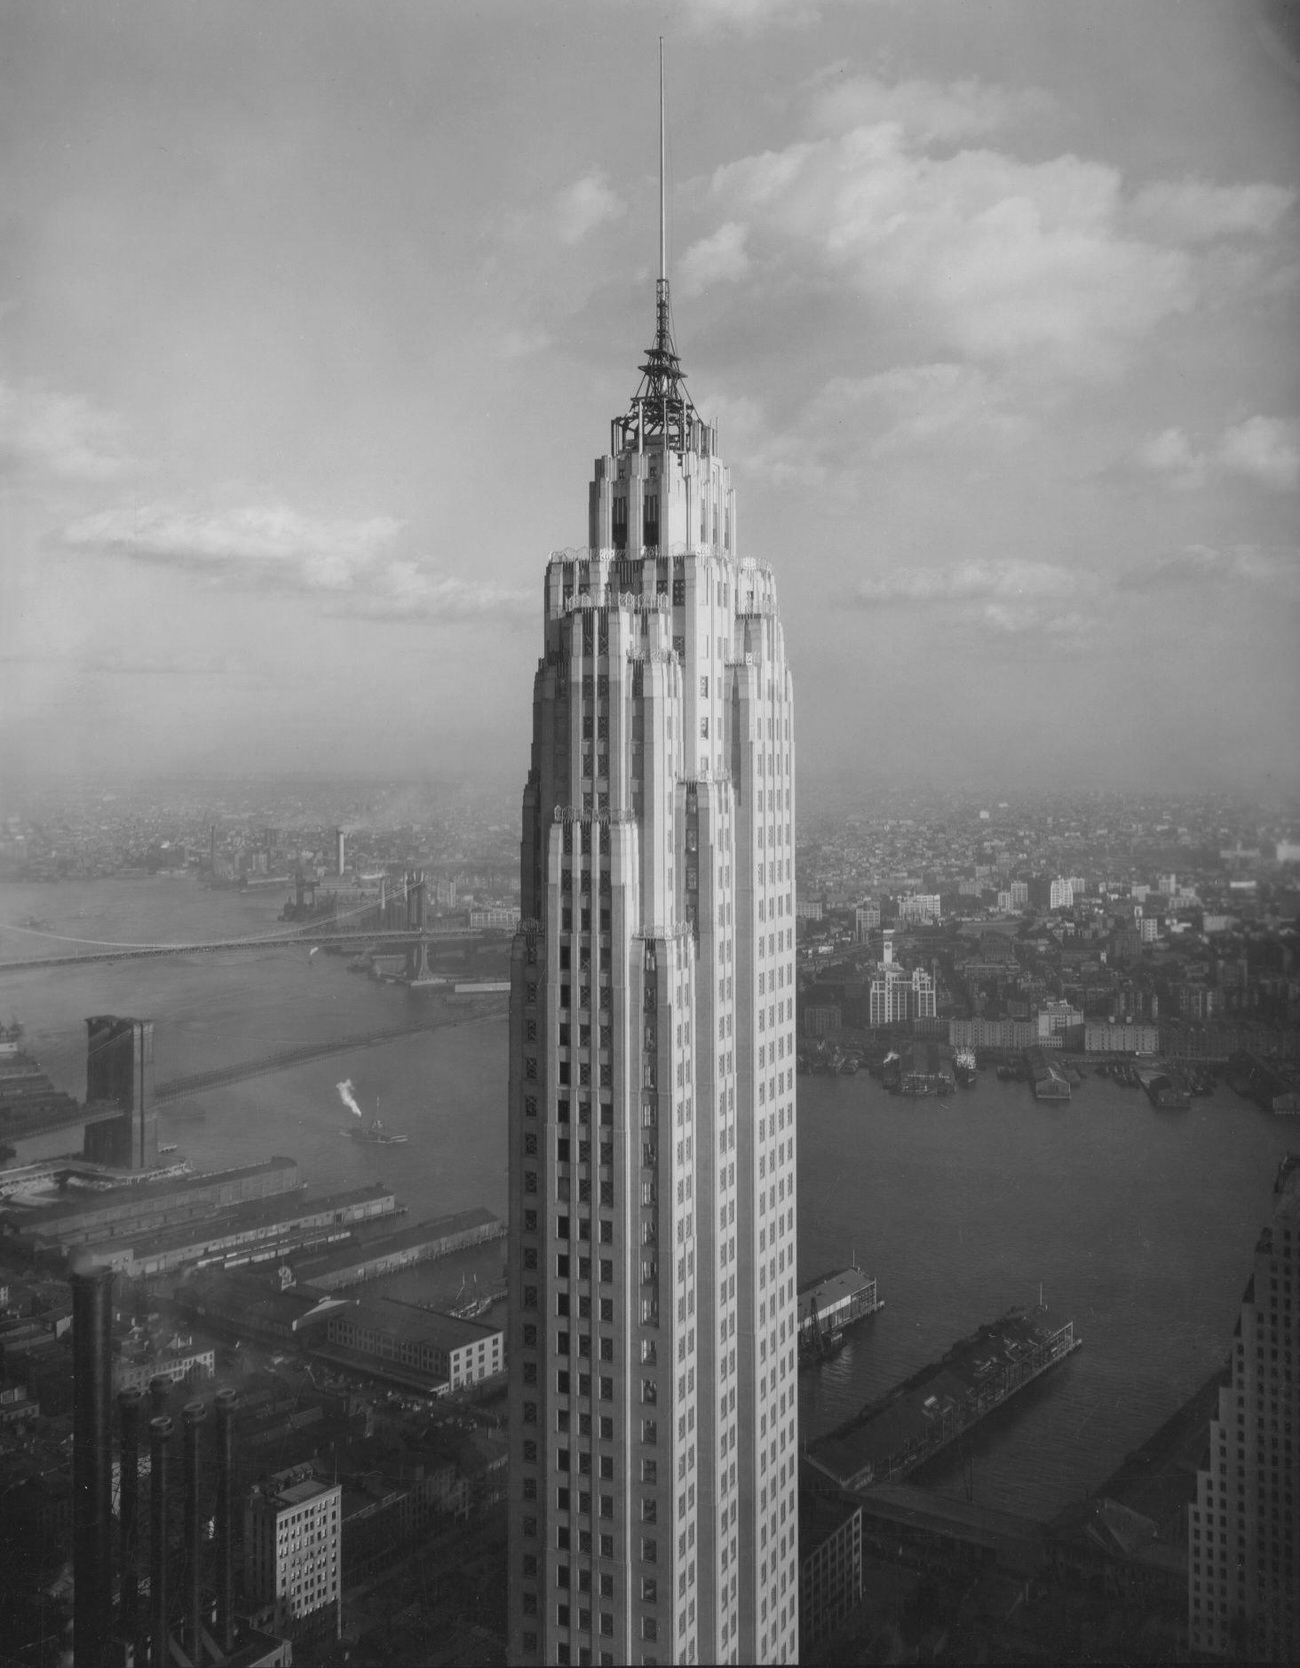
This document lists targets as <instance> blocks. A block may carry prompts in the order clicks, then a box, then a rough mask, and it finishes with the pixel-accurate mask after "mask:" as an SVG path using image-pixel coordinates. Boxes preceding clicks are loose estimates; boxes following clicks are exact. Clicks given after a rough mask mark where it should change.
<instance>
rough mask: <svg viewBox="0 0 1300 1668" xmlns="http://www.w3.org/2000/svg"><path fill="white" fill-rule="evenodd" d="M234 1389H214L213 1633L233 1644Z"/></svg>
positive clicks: (228, 1650)
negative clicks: (215, 1590)
mask: <svg viewBox="0 0 1300 1668" xmlns="http://www.w3.org/2000/svg"><path fill="white" fill-rule="evenodd" d="M238 1400H239V1392H238V1391H237V1390H219V1391H218V1392H217V1630H218V1631H217V1637H218V1639H219V1640H220V1642H221V1649H222V1650H223V1651H224V1652H225V1654H226V1655H227V1656H229V1655H230V1653H231V1652H232V1651H233V1650H234V1648H235V1559H234V1465H235V1443H234V1424H235V1403H236V1402H237V1401H238Z"/></svg>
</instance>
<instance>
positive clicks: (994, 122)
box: [811, 75, 1049, 145]
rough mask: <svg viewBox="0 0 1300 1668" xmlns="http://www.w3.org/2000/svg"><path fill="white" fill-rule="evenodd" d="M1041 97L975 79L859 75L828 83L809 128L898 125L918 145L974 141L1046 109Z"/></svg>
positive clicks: (1044, 98) (837, 130)
mask: <svg viewBox="0 0 1300 1668" xmlns="http://www.w3.org/2000/svg"><path fill="white" fill-rule="evenodd" d="M1048 104H1049V100H1048V99H1047V96H1046V95H1045V94H1043V93H1039V92H1035V91H1033V90H1026V91H1023V92H1011V91H1009V90H1007V89H1006V88H1004V87H995V86H990V85H988V84H987V83H986V82H982V81H977V80H974V79H973V78H972V79H968V80H963V81H951V82H948V83H946V84H942V83H939V82H935V81H896V82H892V83H890V82H886V81H881V80H880V79H879V78H878V77H876V76H874V75H857V76H852V77H847V78H844V79H841V80H837V81H835V82H834V83H833V84H828V85H826V86H825V87H824V89H823V90H822V91H821V92H819V93H818V95H817V97H816V99H815V101H814V103H813V107H812V111H811V125H812V127H813V128H814V129H815V130H816V131H817V132H819V133H827V134H843V133H846V132H849V131H851V130H852V129H853V128H858V127H876V126H879V125H880V124H882V123H892V124H896V125H897V126H898V127H899V128H901V129H902V130H903V131H904V132H905V133H906V134H907V135H908V136H909V138H910V139H913V140H915V141H916V142H917V143H918V144H921V145H926V144H930V143H933V142H936V141H938V142H940V143H948V142H950V141H952V140H954V139H970V138H975V137H978V136H980V135H983V134H987V133H994V132H996V131H997V130H998V129H1000V128H1004V127H1009V126H1011V125H1013V124H1014V123H1016V122H1019V121H1022V120H1023V119H1024V118H1025V117H1027V116H1029V115H1031V114H1034V113H1035V112H1037V111H1040V110H1043V109H1045V108H1047V107H1048Z"/></svg>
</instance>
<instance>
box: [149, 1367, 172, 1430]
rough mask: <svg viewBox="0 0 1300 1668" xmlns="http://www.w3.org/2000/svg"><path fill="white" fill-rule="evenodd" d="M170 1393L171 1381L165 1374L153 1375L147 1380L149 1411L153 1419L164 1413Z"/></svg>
mask: <svg viewBox="0 0 1300 1668" xmlns="http://www.w3.org/2000/svg"><path fill="white" fill-rule="evenodd" d="M171 1393H172V1381H171V1379H169V1378H168V1377H167V1374H166V1373H155V1374H154V1375H153V1377H152V1378H151V1379H150V1380H149V1411H150V1413H151V1414H152V1416H153V1417H154V1418H155V1419H158V1418H160V1417H161V1416H162V1415H163V1414H164V1413H166V1411H167V1403H168V1402H169V1401H170V1400H171Z"/></svg>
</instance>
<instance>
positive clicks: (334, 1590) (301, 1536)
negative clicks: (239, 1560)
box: [244, 1468, 343, 1639]
mask: <svg viewBox="0 0 1300 1668" xmlns="http://www.w3.org/2000/svg"><path fill="white" fill-rule="evenodd" d="M342 1496H343V1489H342V1486H341V1484H339V1483H334V1484H329V1483H323V1482H321V1481H320V1480H319V1479H318V1478H317V1477H315V1476H313V1475H312V1474H311V1471H310V1469H309V1468H308V1469H306V1470H304V1471H300V1472H298V1473H292V1472H289V1473H286V1472H280V1473H277V1474H276V1475H275V1476H273V1477H272V1478H271V1479H270V1480H269V1481H268V1482H267V1483H266V1484H264V1485H263V1486H261V1487H259V1488H257V1489H255V1490H254V1491H253V1493H252V1494H251V1495H250V1496H249V1498H248V1501H247V1504H246V1506H245V1508H244V1581H245V1585H246V1587H247V1590H248V1596H249V1598H250V1599H251V1601H252V1604H253V1607H254V1613H253V1617H252V1620H253V1623H254V1625H255V1626H257V1627H269V1628H271V1629H273V1630H274V1631H275V1632H276V1633H289V1634H290V1635H291V1636H293V1637H297V1638H302V1637H303V1636H304V1635H308V1636H311V1637H319V1638H321V1639H337V1638H338V1637H339V1635H340V1632H341V1622H342V1592H343V1588H342V1582H341V1579H340V1576H341V1569H340V1565H341V1557H340V1553H341V1549H342V1534H341V1516H340V1512H341V1502H342Z"/></svg>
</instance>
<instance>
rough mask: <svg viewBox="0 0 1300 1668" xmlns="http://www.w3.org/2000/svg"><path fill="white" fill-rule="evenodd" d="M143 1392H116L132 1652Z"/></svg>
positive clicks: (126, 1615)
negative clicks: (120, 1426) (120, 1447)
mask: <svg viewBox="0 0 1300 1668" xmlns="http://www.w3.org/2000/svg"><path fill="white" fill-rule="evenodd" d="M143 1401H144V1392H143V1391H142V1390H140V1389H137V1388H135V1387H132V1388H131V1389H129V1390H119V1391H118V1393H117V1408H118V1416H119V1418H120V1420H121V1425H122V1473H121V1476H122V1481H121V1504H120V1506H119V1507H118V1521H119V1523H120V1524H121V1531H122V1575H121V1599H120V1614H121V1619H122V1629H121V1631H122V1637H123V1639H124V1640H125V1641H126V1643H127V1644H128V1645H129V1646H130V1647H131V1651H132V1654H133V1655H135V1654H136V1653H137V1652H138V1650H139V1643H140V1563H139V1559H140V1406H141V1403H142V1402H143Z"/></svg>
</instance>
